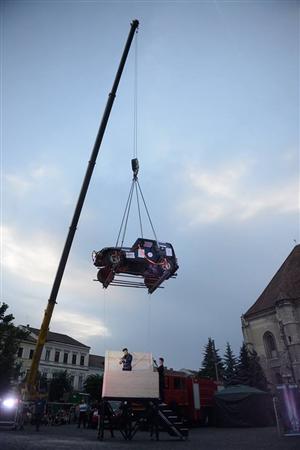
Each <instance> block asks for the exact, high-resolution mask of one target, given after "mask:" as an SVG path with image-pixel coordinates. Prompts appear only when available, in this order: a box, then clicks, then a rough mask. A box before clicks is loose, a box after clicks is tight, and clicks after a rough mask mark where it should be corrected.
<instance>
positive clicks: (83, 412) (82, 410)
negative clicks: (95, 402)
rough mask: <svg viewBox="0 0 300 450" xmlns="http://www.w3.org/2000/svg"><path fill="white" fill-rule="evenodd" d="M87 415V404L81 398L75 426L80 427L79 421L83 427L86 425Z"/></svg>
mask: <svg viewBox="0 0 300 450" xmlns="http://www.w3.org/2000/svg"><path fill="white" fill-rule="evenodd" d="M87 415H88V404H87V403H85V401H84V399H82V400H81V403H80V405H79V418H78V425H77V428H80V425H81V423H82V425H83V428H85V427H86V420H87Z"/></svg>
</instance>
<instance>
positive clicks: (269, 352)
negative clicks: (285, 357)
mask: <svg viewBox="0 0 300 450" xmlns="http://www.w3.org/2000/svg"><path fill="white" fill-rule="evenodd" d="M263 339H264V344H265V351H266V356H267V358H268V359H270V358H277V348H276V342H275V338H274V336H273V334H272V333H271V332H270V331H267V332H266V333H265V334H264V337H263Z"/></svg>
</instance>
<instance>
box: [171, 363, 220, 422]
mask: <svg viewBox="0 0 300 450" xmlns="http://www.w3.org/2000/svg"><path fill="white" fill-rule="evenodd" d="M164 378H165V390H164V396H165V398H164V400H165V402H166V403H167V404H169V405H170V406H171V407H172V409H175V410H176V411H177V412H178V413H179V414H180V415H182V416H183V417H184V418H185V419H187V420H188V422H189V423H191V424H194V425H200V424H212V423H213V417H214V393H215V392H216V391H217V384H216V383H215V381H213V380H210V379H207V378H200V377H198V376H196V375H189V374H187V373H185V372H179V371H175V370H165V377H164Z"/></svg>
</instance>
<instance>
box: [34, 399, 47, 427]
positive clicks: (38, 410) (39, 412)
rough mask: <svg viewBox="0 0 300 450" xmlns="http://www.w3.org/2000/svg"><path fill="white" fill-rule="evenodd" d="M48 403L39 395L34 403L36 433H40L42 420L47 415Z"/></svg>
mask: <svg viewBox="0 0 300 450" xmlns="http://www.w3.org/2000/svg"><path fill="white" fill-rule="evenodd" d="M45 406H46V402H45V400H44V399H42V398H41V397H40V396H39V395H38V396H37V397H36V400H35V402H34V419H35V429H36V431H40V425H41V422H42V418H43V416H44V413H45Z"/></svg>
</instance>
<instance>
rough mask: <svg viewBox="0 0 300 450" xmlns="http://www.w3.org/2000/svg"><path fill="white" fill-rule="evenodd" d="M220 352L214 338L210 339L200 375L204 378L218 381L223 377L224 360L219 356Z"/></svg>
mask: <svg viewBox="0 0 300 450" xmlns="http://www.w3.org/2000/svg"><path fill="white" fill-rule="evenodd" d="M218 352H219V350H218V349H216V348H215V343H214V340H213V339H212V338H208V343H207V345H206V346H205V350H204V358H203V361H202V368H201V369H200V371H199V375H200V376H202V377H209V378H212V379H213V380H216V381H218V380H219V379H220V378H222V376H223V364H222V358H221V357H220V356H219V355H218Z"/></svg>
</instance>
